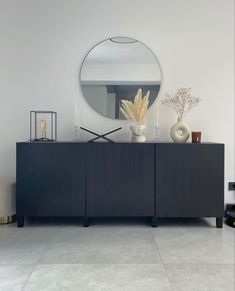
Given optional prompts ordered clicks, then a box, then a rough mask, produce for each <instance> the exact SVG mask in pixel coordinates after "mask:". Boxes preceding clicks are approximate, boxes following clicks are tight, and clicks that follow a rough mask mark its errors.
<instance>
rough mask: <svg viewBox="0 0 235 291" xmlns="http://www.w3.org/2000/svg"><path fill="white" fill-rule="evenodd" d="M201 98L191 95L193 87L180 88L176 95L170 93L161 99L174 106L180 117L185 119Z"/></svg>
mask: <svg viewBox="0 0 235 291" xmlns="http://www.w3.org/2000/svg"><path fill="white" fill-rule="evenodd" d="M200 101H201V100H200V99H199V98H198V97H195V96H192V95H191V88H180V89H178V90H177V92H176V94H175V95H174V96H170V95H169V94H166V95H165V98H164V99H163V100H162V101H161V103H162V104H164V105H167V106H170V107H173V108H174V109H175V111H176V114H177V116H178V118H179V119H183V118H184V117H185V115H186V114H187V113H188V112H189V111H190V110H191V109H192V108H193V107H195V106H197V105H198V103H199V102H200Z"/></svg>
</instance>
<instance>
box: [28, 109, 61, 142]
mask: <svg viewBox="0 0 235 291" xmlns="http://www.w3.org/2000/svg"><path fill="white" fill-rule="evenodd" d="M48 125H49V126H48ZM47 135H48V136H47ZM55 140H57V113H56V112H54V111H44V110H43V111H30V141H55Z"/></svg>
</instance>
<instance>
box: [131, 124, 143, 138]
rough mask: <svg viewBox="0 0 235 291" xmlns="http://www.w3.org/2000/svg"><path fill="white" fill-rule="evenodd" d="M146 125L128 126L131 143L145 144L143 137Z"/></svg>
mask: <svg viewBox="0 0 235 291" xmlns="http://www.w3.org/2000/svg"><path fill="white" fill-rule="evenodd" d="M145 128H146V125H143V124H134V125H131V126H130V130H131V132H132V137H131V141H132V142H145V141H146V137H145V136H144V131H145Z"/></svg>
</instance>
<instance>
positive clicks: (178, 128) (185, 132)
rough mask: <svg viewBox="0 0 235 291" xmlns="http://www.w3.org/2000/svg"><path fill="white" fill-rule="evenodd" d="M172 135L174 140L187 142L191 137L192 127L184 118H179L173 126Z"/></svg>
mask: <svg viewBox="0 0 235 291" xmlns="http://www.w3.org/2000/svg"><path fill="white" fill-rule="evenodd" d="M170 135H171V138H172V140H173V141H174V142H186V141H187V140H188V139H189V137H190V128H189V127H188V125H187V124H185V122H184V120H183V119H181V118H178V120H177V122H176V123H175V124H173V126H172V127H171V131H170Z"/></svg>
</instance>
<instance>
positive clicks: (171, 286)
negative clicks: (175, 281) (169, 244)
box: [151, 231, 174, 291]
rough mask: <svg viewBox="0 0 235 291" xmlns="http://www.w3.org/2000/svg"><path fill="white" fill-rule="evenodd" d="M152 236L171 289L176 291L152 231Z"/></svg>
mask: <svg viewBox="0 0 235 291" xmlns="http://www.w3.org/2000/svg"><path fill="white" fill-rule="evenodd" d="M151 234H152V238H153V242H154V245H155V248H156V250H157V252H158V254H159V257H160V260H161V263H162V266H163V269H164V271H165V273H166V277H167V280H168V282H169V285H170V288H171V290H172V291H174V288H173V285H172V283H171V280H170V278H169V275H168V273H167V270H166V266H165V264H164V261H163V259H162V256H161V253H160V249H159V247H158V244H157V241H156V240H155V237H154V235H153V231H151Z"/></svg>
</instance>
